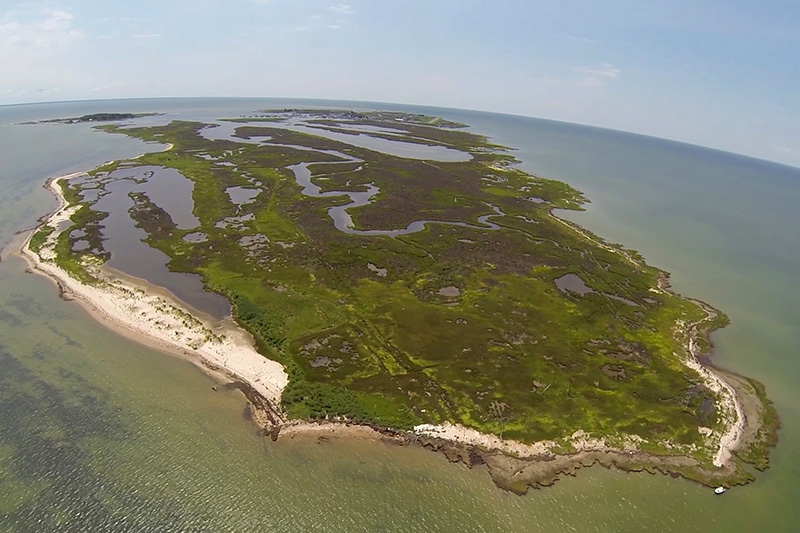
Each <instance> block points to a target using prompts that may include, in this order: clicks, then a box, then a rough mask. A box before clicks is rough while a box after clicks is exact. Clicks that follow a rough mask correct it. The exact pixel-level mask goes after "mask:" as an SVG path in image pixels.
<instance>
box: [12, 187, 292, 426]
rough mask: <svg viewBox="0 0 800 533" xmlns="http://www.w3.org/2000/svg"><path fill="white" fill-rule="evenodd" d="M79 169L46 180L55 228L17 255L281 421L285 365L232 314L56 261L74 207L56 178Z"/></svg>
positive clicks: (125, 329) (99, 316)
mask: <svg viewBox="0 0 800 533" xmlns="http://www.w3.org/2000/svg"><path fill="white" fill-rule="evenodd" d="M83 174H84V173H83V172H77V173H73V174H67V175H65V176H60V177H58V178H54V179H51V180H49V181H48V182H47V188H48V189H49V190H50V191H51V192H52V193H53V194H54V195H55V196H56V198H58V201H59V207H58V209H57V210H56V211H55V212H54V213H53V214H52V215H51V216H50V217H48V218H47V220H46V221H45V222H44V224H45V225H49V226H51V227H53V228H54V229H55V231H54V232H53V233H51V234H50V235H49V236H48V238H47V240H46V242H45V244H44V245H43V246H42V248H41V249H40V251H39V253H35V252H33V251H32V250H31V249H30V240H31V237H32V236H33V234H34V233H35V231H34V232H31V234H30V235H29V236H28V237H27V238H26V239H25V241H24V243H23V245H22V249H21V255H22V256H23V257H24V258H25V259H26V260H27V261H28V264H29V265H30V267H31V269H32V270H33V271H34V272H38V273H40V274H43V275H46V276H48V277H49V278H51V279H53V280H54V281H55V282H56V283H57V284H58V285H59V287H60V289H61V291H62V293H63V294H64V295H65V296H66V297H68V298H71V299H74V300H76V301H78V302H80V303H81V304H82V305H83V306H84V307H85V308H86V309H87V310H88V311H89V312H90V313H91V314H92V316H93V317H94V318H95V319H96V320H98V321H99V322H101V323H103V324H105V325H106V326H108V327H110V328H112V329H114V330H115V331H118V332H120V333H122V334H123V335H125V336H127V337H129V338H131V339H133V340H136V341H138V342H141V343H143V344H146V345H148V346H151V347H154V348H157V349H160V350H163V351H167V352H170V353H173V354H176V355H179V356H182V357H186V358H188V359H189V360H191V361H192V362H194V363H195V364H198V365H199V366H201V367H204V368H206V369H210V370H212V371H215V372H221V373H222V374H224V375H226V376H229V377H230V378H233V379H235V380H238V381H242V382H244V383H246V384H247V385H248V386H250V387H251V388H252V389H253V390H254V391H255V392H256V393H258V394H259V395H260V396H262V397H263V398H264V399H265V400H266V401H267V402H268V403H269V406H270V408H271V411H272V412H273V414H274V415H275V416H276V418H277V419H278V420H276V422H277V421H283V420H284V416H283V414H282V410H281V408H280V398H281V394H282V392H283V389H284V388H285V387H286V384H287V383H288V376H287V374H286V372H285V371H284V369H283V366H282V365H280V364H279V363H277V362H275V361H271V360H269V359H267V358H265V357H264V356H263V355H261V354H259V353H258V352H257V351H256V349H255V346H254V343H253V340H252V337H251V336H250V335H249V333H247V332H246V331H244V330H243V329H241V328H239V327H238V326H237V325H236V324H235V323H234V322H233V321H232V320H227V321H224V322H223V323H222V324H212V323H211V322H210V321H209V320H208V319H205V320H204V319H201V318H198V317H197V316H196V313H194V314H193V313H192V312H190V311H189V310H188V309H187V308H186V307H185V306H184V305H182V304H180V303H179V302H177V301H176V300H175V299H174V298H171V297H170V296H169V295H168V294H166V293H165V292H163V291H153V290H147V289H148V288H147V287H145V286H143V284H138V283H133V282H132V281H130V280H129V279H122V278H121V277H120V276H116V275H114V274H113V273H111V272H108V271H105V270H104V269H102V267H100V266H97V265H94V266H93V265H87V270H89V271H90V273H91V274H92V275H93V276H94V277H96V278H97V279H98V280H99V282H98V283H97V284H96V285H88V284H86V283H82V282H81V281H78V280H77V279H75V278H73V277H72V276H70V275H69V273H67V272H66V271H65V270H63V269H62V268H61V267H59V266H58V265H57V264H56V263H55V253H54V252H53V246H54V245H55V242H56V239H57V238H58V235H59V234H60V231H59V229H58V228H59V225H60V224H61V223H62V222H64V221H66V220H69V218H70V216H71V215H72V214H73V213H74V211H75V207H71V206H68V205H67V202H66V200H65V199H64V195H63V191H62V190H61V186H60V181H61V180H68V179H70V178H74V177H77V176H80V175H83ZM155 292H160V294H155Z"/></svg>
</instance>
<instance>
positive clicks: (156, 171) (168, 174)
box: [109, 166, 200, 229]
mask: <svg viewBox="0 0 800 533" xmlns="http://www.w3.org/2000/svg"><path fill="white" fill-rule="evenodd" d="M109 177H110V178H112V179H115V180H118V179H120V178H126V179H131V180H134V181H136V182H138V183H137V184H138V185H139V187H134V188H132V189H131V191H129V192H139V193H143V194H145V195H147V197H148V198H150V201H152V202H153V203H154V204H156V205H157V206H159V207H160V208H161V209H163V210H164V211H166V212H167V214H168V215H169V216H170V218H171V219H172V221H173V222H174V223H175V226H176V227H177V228H178V229H192V228H196V227H197V226H198V225H199V224H200V221H199V220H198V219H197V217H196V216H194V213H193V210H194V199H193V198H192V192H193V191H194V182H193V181H192V180H190V179H189V178H187V177H185V176H184V175H183V174H181V173H180V172H178V171H177V170H175V169H174V168H165V167H155V166H140V167H135V168H132V169H126V170H122V171H120V170H117V171H114V172H112V173H111V174H109Z"/></svg>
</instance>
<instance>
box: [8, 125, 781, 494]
mask: <svg viewBox="0 0 800 533" xmlns="http://www.w3.org/2000/svg"><path fill="white" fill-rule="evenodd" d="M100 116H105V114H101V115H88V117H100ZM113 116H115V117H118V116H119V115H113ZM84 118H86V117H81V119H79V120H82V119H84ZM125 118H129V117H125ZM119 119H120V118H113V119H108V120H119ZM90 120H92V121H94V120H105V119H101V118H92V119H90ZM99 128H101V129H103V130H104V131H106V132H109V133H115V134H123V135H129V136H133V137H136V138H139V139H142V140H145V141H153V142H159V143H163V144H166V145H167V149H166V150H164V151H161V152H155V153H148V154H144V155H142V156H140V157H138V158H135V159H132V160H128V161H114V162H109V163H107V164H105V165H103V166H101V167H99V168H96V169H94V170H91V171H89V172H87V173H78V174H75V175H69V176H64V177H61V178H58V179H54V180H51V181H50V182H48V187H49V188H50V189H51V190H52V191H53V193H54V194H56V195H57V196H58V197H59V198H60V200H61V205H60V207H59V209H58V210H57V211H56V212H55V213H54V214H53V215H51V216H50V217H48V218H47V219H46V220H45V221H44V222H43V223H42V225H41V226H40V227H39V228H38V229H37V230H35V231H34V232H33V233H32V235H31V236H30V237H29V239H28V241H27V242H26V244H25V246H24V250H23V251H24V254H25V256H26V257H27V259H28V260H29V262H30V263H31V264H32V266H33V267H34V268H35V269H36V270H38V271H40V272H43V273H45V274H47V275H49V276H51V277H52V278H54V279H56V280H57V281H58V283H59V284H60V286H61V289H62V291H63V292H64V293H65V294H68V295H70V297H72V298H75V299H77V300H79V301H80V302H82V303H83V304H84V305H86V306H87V307H89V308H90V309H91V310H92V311H93V312H94V313H95V316H97V317H98V319H100V320H102V321H104V322H105V323H107V324H110V325H113V326H114V327H117V328H118V329H120V331H122V332H123V333H127V334H129V335H131V336H132V337H134V338H137V339H139V340H144V341H147V342H149V343H150V344H151V345H153V346H156V347H158V348H161V349H164V350H169V351H172V352H175V353H180V354H183V355H186V356H188V357H190V358H192V360H194V361H195V362H196V363H198V364H202V365H204V366H205V367H207V368H208V369H210V370H212V371H215V372H221V373H223V374H225V375H227V376H229V377H231V378H233V379H234V380H235V382H236V383H237V384H238V385H237V386H240V387H241V388H242V390H243V391H244V392H245V394H246V395H247V397H248V399H249V400H250V402H251V404H252V406H253V408H252V415H253V417H254V418H255V419H256V420H257V422H258V423H259V424H260V425H261V426H262V427H263V428H264V429H265V431H266V432H268V433H269V434H270V435H272V437H273V438H281V436H282V435H291V434H297V433H298V432H317V433H319V434H324V433H325V432H331V433H337V432H338V433H347V430H348V428H350V429H353V430H354V431H358V432H363V431H369V432H372V433H373V434H375V435H378V436H379V437H380V438H384V439H389V440H392V441H394V442H399V443H401V444H417V445H421V446H425V447H428V448H431V449H434V450H439V451H442V452H443V453H445V454H446V455H447V457H448V458H449V459H450V460H452V461H460V462H464V463H466V464H468V465H470V466H474V465H478V464H485V465H487V466H488V469H489V472H490V473H491V476H492V478H493V480H494V481H495V482H496V483H497V484H498V486H500V487H503V488H505V489H508V490H512V491H514V492H518V493H524V492H526V491H527V490H528V488H529V487H541V486H546V485H550V484H552V483H553V482H554V481H555V480H556V479H558V477H559V476H560V475H562V474H572V473H574V472H575V471H576V470H577V469H579V468H581V467H583V466H591V465H593V464H596V463H599V464H601V465H604V466H606V467H612V466H613V467H616V468H619V469H623V470H628V471H648V472H651V473H655V472H661V473H665V474H672V475H680V476H683V477H685V478H687V479H691V480H694V481H697V482H699V483H702V484H705V485H708V486H714V487H716V486H721V485H724V486H732V485H737V484H744V483H748V482H750V481H752V480H753V479H754V475H753V473H752V471H751V469H750V468H748V466H747V465H748V464H749V465H752V466H754V467H755V468H757V469H760V470H763V469H765V468H767V466H768V455H769V450H770V448H771V447H772V446H774V445H775V443H776V441H777V429H778V426H779V420H778V416H777V413H776V411H775V408H774V406H773V405H772V403H771V402H770V401H769V400H768V399H767V397H766V393H765V390H764V387H763V386H762V385H761V384H760V383H759V382H757V381H755V380H753V379H749V378H746V377H743V376H739V375H736V374H734V373H732V372H728V371H724V370H722V369H719V368H715V367H714V366H712V365H711V364H710V359H709V358H708V354H710V352H711V350H712V345H711V342H710V340H709V333H710V332H712V331H714V330H715V329H718V328H720V327H723V326H725V325H726V324H727V318H726V317H725V315H724V314H723V313H722V312H721V311H719V310H716V309H714V308H713V307H712V306H710V305H708V304H706V303H704V302H701V301H697V300H692V299H689V298H686V297H683V296H680V295H678V294H675V293H673V292H671V291H670V289H669V281H668V280H669V276H668V274H667V273H666V272H664V271H662V270H659V269H658V268H655V267H653V266H650V265H648V264H646V263H645V261H644V259H643V258H642V257H641V256H640V255H639V254H637V253H636V252H634V251H632V250H628V249H625V248H623V247H621V246H618V245H614V244H610V243H607V242H605V241H604V240H602V239H601V238H600V237H598V236H596V235H593V234H592V233H591V232H589V231H587V230H586V229H584V228H581V227H579V226H577V225H576V224H574V223H571V222H569V221H567V220H565V219H563V218H559V217H558V215H557V212H556V211H557V210H559V209H566V210H579V209H582V207H581V206H582V205H583V204H584V203H585V202H587V201H588V200H587V199H586V198H584V196H583V195H582V194H581V193H580V192H578V191H576V190H575V189H573V188H572V187H570V186H569V185H567V184H565V183H561V182H558V181H553V180H549V179H544V178H540V177H536V176H532V175H529V174H527V173H525V172H523V171H522V170H520V169H519V168H518V167H517V166H515V163H516V162H517V161H516V160H515V158H514V157H513V155H512V154H511V153H510V152H509V149H507V148H505V147H503V146H498V145H496V144H493V143H491V142H490V141H489V140H488V139H487V138H486V137H483V136H481V135H477V134H474V133H472V132H470V131H467V130H466V129H465V125H463V124H458V123H454V122H449V121H445V120H442V119H437V118H435V117H427V116H423V115H414V114H408V113H394V112H357V113H356V112H352V111H339V110H325V111H320V110H302V109H301V110H297V109H291V110H280V111H270V110H267V111H261V112H258V113H256V114H254V115H252V116H246V117H238V118H232V119H230V120H227V121H216V122H214V123H199V122H184V121H174V122H171V123H169V124H166V125H160V126H149V127H130V126H129V127H126V128H119V127H117V126H116V125H103V126H99ZM164 190H168V191H169V194H167V195H165V193H164V192H163V191H164ZM114 198H116V199H117V200H114V201H112V199H114ZM176 200H177V203H176ZM114 202H116V203H114ZM109 206H117V207H116V208H115V209H122V211H124V212H122V213H119V212H116V211H114V209H111V208H110V207H109ZM118 206H125V207H123V208H119V207H118ZM104 209H105V210H104ZM120 216H122V217H127V219H128V220H129V223H130V225H131V227H135V228H137V229H138V230H139V231H141V232H142V233H141V234H142V239H143V240H144V242H146V244H147V246H149V247H150V248H153V249H155V250H158V251H160V252H161V253H163V254H164V256H165V257H166V258H167V265H166V266H167V267H168V270H169V271H170V272H173V273H184V274H185V275H192V276H197V277H198V278H199V279H200V280H202V286H203V287H204V288H205V289H206V290H207V291H210V292H212V293H215V295H223V296H224V297H225V298H226V299H227V301H228V302H229V303H230V307H229V309H230V314H231V318H224V317H220V316H213V315H214V312H213V308H209V310H204V309H200V310H198V309H194V308H192V307H191V306H190V305H187V304H186V303H185V302H181V301H179V300H178V299H176V298H175V297H173V296H172V295H171V294H170V293H168V292H165V291H164V290H163V287H162V288H158V287H153V286H151V285H149V284H148V283H147V282H146V281H143V280H141V279H138V278H135V277H131V276H129V275H125V274H124V273H122V272H120V270H124V269H123V268H109V265H108V264H107V263H108V262H109V260H110V259H111V258H112V257H113V255H114V252H113V246H112V244H113V241H114V236H113V231H112V229H113V228H112V226H113V225H114V224H120V222H119V220H121V219H120V218H119V217H120ZM112 219H113V220H114V223H113V224H112V223H111V221H112ZM166 288H167V289H169V290H172V289H170V288H169V287H166ZM173 292H174V291H173ZM192 305H194V304H192ZM206 311H207V312H206ZM364 428H369V429H366V430H365V429H364Z"/></svg>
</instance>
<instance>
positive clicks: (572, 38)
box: [564, 35, 597, 44]
mask: <svg viewBox="0 0 800 533" xmlns="http://www.w3.org/2000/svg"><path fill="white" fill-rule="evenodd" d="M564 37H565V38H567V39H569V40H570V41H577V42H579V43H587V44H597V41H595V40H594V39H587V38H586V37H575V36H574V35H565V36H564Z"/></svg>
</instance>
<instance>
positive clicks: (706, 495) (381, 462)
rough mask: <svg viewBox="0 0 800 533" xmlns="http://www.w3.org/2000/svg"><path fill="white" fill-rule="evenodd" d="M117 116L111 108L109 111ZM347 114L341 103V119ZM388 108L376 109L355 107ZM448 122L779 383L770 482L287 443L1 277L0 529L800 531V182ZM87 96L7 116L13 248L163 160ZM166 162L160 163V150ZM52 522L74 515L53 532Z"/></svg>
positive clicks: (517, 121)
mask: <svg viewBox="0 0 800 533" xmlns="http://www.w3.org/2000/svg"><path fill="white" fill-rule="evenodd" d="M315 104H316V105H318V106H320V107H331V106H335V105H337V103H336V102H307V101H299V102H298V101H278V100H214V99H211V100H205V99H188V100H143V101H120V102H115V103H113V108H114V109H113V110H115V111H120V112H125V111H134V112H137V111H148V110H158V111H166V112H169V113H170V117H175V118H178V117H180V118H186V119H192V120H196V119H202V118H203V117H204V116H205V117H206V118H207V117H213V118H221V117H226V116H238V115H239V114H243V113H251V112H252V111H253V110H256V109H263V108H275V107H303V106H305V107H308V106H311V105H315ZM109 105H111V104H110V103H109V102H104V103H103V106H102V108H103V109H104V110H108V108H109ZM340 105H342V104H340ZM350 105H351V106H356V107H364V108H369V107H374V104H358V103H355V104H350ZM381 107H383V108H386V109H403V110H408V111H411V112H425V113H429V114H438V115H441V116H444V118H448V119H451V120H461V121H463V122H468V123H470V124H472V125H473V126H474V127H475V128H476V130H477V131H481V132H484V133H488V134H490V135H492V136H493V140H495V141H497V142H501V143H506V144H511V145H514V146H516V147H518V148H520V150H519V151H518V152H515V154H516V155H517V156H518V157H520V158H522V159H523V160H524V161H525V167H526V168H527V169H528V170H532V171H534V172H538V173H539V174H542V175H544V176H546V177H552V178H556V179H562V180H565V181H568V182H570V183H572V184H573V185H575V186H577V187H578V188H579V189H581V190H583V191H585V192H586V193H587V195H588V196H589V197H590V198H591V199H592V201H593V203H592V204H591V205H589V206H588V207H589V209H588V211H587V212H585V213H574V214H572V215H570V218H571V219H573V220H576V221H578V222H579V223H581V224H584V225H586V226H587V227H588V228H589V229H590V230H592V231H594V232H596V233H598V234H600V235H601V236H604V237H607V238H608V239H609V240H611V241H617V242H622V243H624V244H625V245H626V246H628V247H631V248H635V249H638V250H639V251H641V252H642V253H643V254H644V256H645V257H646V258H647V259H648V260H649V261H650V262H651V263H653V264H655V265H656V266H659V267H662V268H665V269H666V270H669V271H671V272H672V273H673V283H674V286H675V288H676V289H677V290H679V291H680V292H682V293H684V294H687V295H690V296H695V297H700V298H702V299H704V300H707V301H709V302H710V303H712V304H713V305H715V306H717V307H719V308H721V309H723V310H724V311H725V312H726V313H728V314H729V315H730V316H731V319H732V324H731V326H729V327H728V328H726V329H724V330H722V331H720V332H718V333H717V334H716V335H715V337H714V340H715V342H716V344H717V352H716V354H715V360H716V361H717V362H718V363H721V364H722V365H723V366H726V367H728V368H733V369H734V370H738V371H740V372H742V373H744V374H748V375H752V376H754V377H757V378H759V379H761V380H762V381H764V382H765V383H766V385H767V387H768V391H769V394H770V396H771V397H772V398H773V399H775V401H776V402H777V404H778V408H779V410H780V412H781V415H782V417H783V421H784V428H783V430H782V431H781V444H780V446H779V447H778V449H777V450H776V453H775V454H774V456H773V458H772V468H771V469H770V470H769V471H768V472H766V473H765V474H759V476H758V480H757V482H756V483H754V484H752V485H749V486H747V487H743V488H736V489H735V490H732V491H729V492H728V493H727V494H725V495H724V496H722V497H716V496H714V495H713V494H711V493H710V492H709V491H708V490H706V489H702V488H700V487H698V486H696V485H694V484H691V483H688V482H685V481H683V480H676V479H671V478H669V477H665V476H651V475H647V474H622V473H618V472H612V471H606V470H604V469H598V468H594V469H589V470H584V471H582V472H580V473H579V475H578V477H577V478H568V479H564V480H562V481H560V482H559V483H557V484H556V485H555V486H554V487H553V488H550V489H547V490H542V491H533V492H532V493H531V494H529V495H528V496H525V497H517V496H514V495H511V494H508V493H504V492H502V491H499V490H497V489H496V488H495V487H493V486H492V485H491V483H490V482H489V481H488V476H487V473H486V471H485V469H483V468H476V469H475V470H468V469H467V468H465V467H462V466H455V465H451V464H449V463H447V461H446V460H445V459H444V457H442V456H440V455H437V454H434V453H430V452H426V451H424V450H417V449H407V448H396V447H389V446H386V445H383V444H373V443H360V442H347V443H336V442H333V443H328V444H324V445H323V444H319V445H318V444H316V443H315V442H313V441H312V442H305V443H300V442H298V441H296V440H294V441H292V440H289V441H286V442H279V443H277V444H273V443H271V442H270V441H269V440H265V439H263V438H261V437H259V436H258V435H256V434H255V432H254V429H253V427H252V426H251V425H250V424H249V423H248V422H247V421H245V420H244V419H243V417H242V410H243V408H244V401H243V399H242V398H241V396H240V395H239V393H237V392H234V391H228V390H225V389H224V388H221V389H220V390H218V391H217V392H214V391H212V390H211V385H212V384H213V382H212V381H211V380H210V379H209V378H207V377H206V376H204V375H203V374H202V373H200V372H199V371H196V370H195V369H194V367H191V366H190V365H189V364H188V363H185V362H183V361H179V360H177V359H174V358H172V357H168V356H165V355H162V354H160V353H156V352H153V351H151V350H147V349H144V348H142V347H140V346H138V345H136V344H133V343H131V342H129V341H127V340H125V339H122V338H120V337H118V336H116V335H114V334H113V333H111V332H109V331H108V330H106V329H105V328H103V327H101V326H99V325H97V324H96V323H95V322H94V321H93V320H91V319H90V318H89V317H88V316H87V315H86V314H85V313H84V312H83V311H81V309H80V308H79V307H78V306H77V305H76V304H74V303H70V302H64V301H62V300H61V299H59V298H58V293H57V290H56V288H55V286H54V285H53V284H52V283H51V282H50V281H48V280H47V279H45V278H41V277H39V276H34V275H30V274H25V272H24V264H23V263H22V261H20V260H16V259H13V258H9V257H8V255H7V253H6V254H4V259H3V261H2V262H0V530H3V528H6V529H11V530H12V531H14V530H16V531H56V530H59V529H61V530H92V531H248V532H249V531H258V530H271V531H298V530H309V531H359V530H362V531H409V532H412V531H448V532H449V531H503V532H505V531H537V530H538V531H564V530H577V531H668V530H678V531H719V530H726V531H756V530H757V531H792V530H794V529H795V526H796V516H797V512H796V502H797V500H798V498H800V488H798V480H799V479H800V467H798V466H797V465H798V464H800V386H798V384H797V381H796V376H798V375H800V359H798V358H797V357H796V355H797V354H798V353H800V335H799V334H798V332H797V330H796V324H798V323H800V308H799V306H798V305H797V302H798V301H800V286H798V284H797V283H796V273H797V272H798V271H800V257H799V256H798V252H797V251H798V250H800V232H797V231H796V224H794V225H793V224H792V222H793V221H795V220H796V215H795V214H794V213H795V211H794V208H795V206H796V205H798V203H800V170H797V169H791V168H788V167H781V166H777V165H773V164H770V163H764V162H760V161H754V160H750V159H744V158H739V157H737V156H731V155H729V154H722V153H719V152H714V151H708V150H703V149H699V148H696V147H690V146H686V145H676V144H673V143H665V142H663V141H658V140H653V139H648V138H641V137H636V136H630V135H626V134H619V133H614V132H607V131H605V130H596V129H592V128H583V127H577V126H570V125H563V124H558V123H551V122H547V121H539V120H533V119H523V118H517V117H507V116H502V115H490V114H483V113H473V112H461V111H454V110H430V109H425V108H405V107H397V106H391V105H386V106H383V105H382V106H381ZM98 110H99V109H98V108H97V107H96V106H95V105H92V104H89V103H75V104H58V105H56V104H48V105H34V106H14V107H13V108H2V107H0V141H2V142H0V146H2V148H0V157H1V158H2V159H1V160H0V163H2V164H0V169H2V171H1V172H2V173H0V242H3V243H6V242H8V241H9V240H10V239H11V238H12V237H13V234H14V232H15V231H17V230H18V229H21V228H24V227H29V226H31V225H33V224H34V223H35V221H36V218H38V217H39V216H40V215H42V214H44V213H46V212H48V211H49V210H50V209H52V208H53V207H54V205H55V202H54V200H53V198H52V197H51V195H50V194H49V193H47V192H46V191H45V190H43V189H42V188H41V185H42V184H43V182H44V180H45V179H46V178H47V177H48V176H52V175H57V174H62V173H64V172H66V171H76V170H83V169H86V168H89V167H92V166H95V165H97V164H100V163H102V162H103V161H105V160H107V159H113V158H119V157H123V156H124V157H129V156H133V155H137V154H139V153H141V152H142V151H144V144H143V143H141V142H138V141H134V140H131V139H127V138H125V137H122V136H110V135H105V134H100V133H93V132H91V131H90V129H89V128H88V127H86V126H85V125H75V126H69V127H67V126H48V127H44V126H42V127H38V126H24V127H9V126H7V125H4V124H3V123H4V122H9V121H19V120H28V118H27V117H30V118H53V117H59V116H78V115H82V114H85V113H90V112H96V111H98ZM151 146H152V149H157V148H158V147H157V146H155V145H151ZM54 517H60V518H61V519H62V520H63V521H64V522H63V524H62V526H61V527H60V528H59V527H47V526H48V524H50V525H52V522H49V523H48V521H49V520H52V519H53V518H54Z"/></svg>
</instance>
